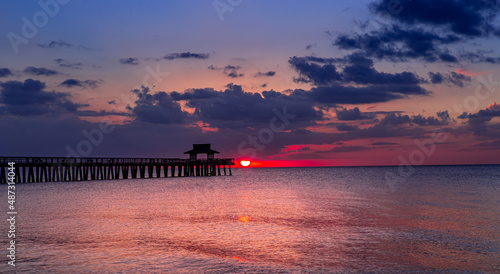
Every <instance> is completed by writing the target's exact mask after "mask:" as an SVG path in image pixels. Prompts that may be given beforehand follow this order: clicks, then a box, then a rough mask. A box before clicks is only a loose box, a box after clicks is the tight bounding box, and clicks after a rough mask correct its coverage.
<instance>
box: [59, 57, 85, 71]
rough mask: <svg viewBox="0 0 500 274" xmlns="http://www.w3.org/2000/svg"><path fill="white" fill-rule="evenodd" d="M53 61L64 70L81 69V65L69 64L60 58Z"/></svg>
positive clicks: (79, 63)
mask: <svg viewBox="0 0 500 274" xmlns="http://www.w3.org/2000/svg"><path fill="white" fill-rule="evenodd" d="M54 61H55V62H56V63H57V64H58V65H59V66H60V67H64V68H73V69H81V67H82V63H81V62H78V63H69V62H68V61H67V60H65V59H62V58H57V59H54Z"/></svg>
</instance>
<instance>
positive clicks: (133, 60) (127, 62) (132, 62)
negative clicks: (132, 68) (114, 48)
mask: <svg viewBox="0 0 500 274" xmlns="http://www.w3.org/2000/svg"><path fill="white" fill-rule="evenodd" d="M118 62H120V64H124V65H138V64H139V59H137V58H133V57H129V58H120V59H119V60H118Z"/></svg>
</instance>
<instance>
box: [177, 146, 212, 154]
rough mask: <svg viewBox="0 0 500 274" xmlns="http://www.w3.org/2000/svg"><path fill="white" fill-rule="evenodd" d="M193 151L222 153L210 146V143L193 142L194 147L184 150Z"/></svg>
mask: <svg viewBox="0 0 500 274" xmlns="http://www.w3.org/2000/svg"><path fill="white" fill-rule="evenodd" d="M192 153H196V154H204V153H207V154H214V153H220V152H218V151H215V150H213V149H211V148H210V144H193V149H191V150H188V151H186V152H184V154H192Z"/></svg>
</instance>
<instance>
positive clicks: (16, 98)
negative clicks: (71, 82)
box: [0, 79, 86, 116]
mask: <svg viewBox="0 0 500 274" xmlns="http://www.w3.org/2000/svg"><path fill="white" fill-rule="evenodd" d="M69 97H70V95H69V94H68V93H59V92H54V91H46V90H45V83H43V82H40V81H38V80H33V79H26V80H25V81H24V82H20V81H8V82H0V102H1V103H2V104H3V105H4V106H2V107H0V113H1V114H3V115H14V116H31V115H45V114H50V115H59V114H61V113H72V112H75V111H76V110H77V109H78V108H79V107H82V106H86V105H82V104H77V103H73V102H72V101H70V100H69Z"/></svg>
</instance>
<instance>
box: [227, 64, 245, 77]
mask: <svg viewBox="0 0 500 274" xmlns="http://www.w3.org/2000/svg"><path fill="white" fill-rule="evenodd" d="M240 69H241V67H240V66H233V65H227V66H225V67H224V70H223V72H224V74H226V75H227V76H228V77H231V78H238V77H243V76H245V74H243V73H238V71H239V70H240Z"/></svg>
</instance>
